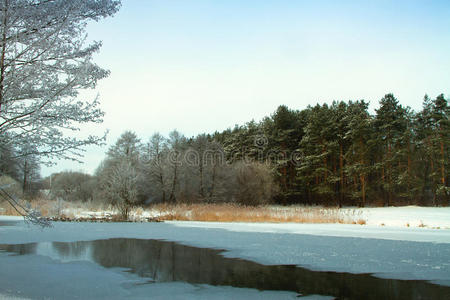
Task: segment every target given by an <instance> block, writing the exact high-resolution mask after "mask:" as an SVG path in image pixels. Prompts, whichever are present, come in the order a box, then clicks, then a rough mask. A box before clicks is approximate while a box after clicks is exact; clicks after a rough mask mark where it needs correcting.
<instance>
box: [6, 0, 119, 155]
mask: <svg viewBox="0 0 450 300" xmlns="http://www.w3.org/2000/svg"><path fill="white" fill-rule="evenodd" d="M119 6H120V1H116V0H52V1H49V0H0V12H1V15H0V135H4V134H8V135H9V136H10V138H11V139H10V140H11V141H12V142H13V143H14V145H21V144H23V143H24V142H25V141H26V142H28V143H30V144H32V145H33V146H34V147H33V149H34V151H35V153H32V154H38V155H40V156H41V157H42V156H44V157H58V158H69V159H77V157H79V155H80V154H81V153H80V150H82V147H83V146H85V145H89V144H97V143H100V142H101V141H102V140H103V137H102V136H100V137H99V136H88V137H86V138H74V137H70V136H66V135H65V134H64V133H66V132H70V131H77V130H78V128H79V125H80V124H83V123H90V122H93V123H100V122H102V117H103V112H102V111H101V110H100V109H99V108H98V101H97V99H94V100H93V101H83V100H79V99H77V95H78V92H79V91H80V90H82V89H86V88H93V87H95V85H96V84H97V81H98V80H99V79H102V78H104V77H106V76H107V75H108V71H106V70H104V69H102V68H100V67H99V66H97V65H95V64H94V63H93V62H92V55H93V54H94V53H95V52H97V51H98V50H99V49H100V46H101V43H100V42H93V43H92V44H90V45H85V39H86V34H85V28H86V24H87V22H89V21H98V20H100V19H102V18H105V17H108V16H111V15H113V14H114V13H116V12H117V10H118V9H119ZM28 154H30V153H22V155H25V156H26V155H28Z"/></svg>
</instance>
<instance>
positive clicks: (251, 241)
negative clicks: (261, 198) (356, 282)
mask: <svg viewBox="0 0 450 300" xmlns="http://www.w3.org/2000/svg"><path fill="white" fill-rule="evenodd" d="M408 209H409V208H403V209H402V210H401V211H405V210H408ZM374 211H375V212H376V209H374ZM399 211H400V210H399ZM392 215H393V216H400V213H398V214H395V213H393V214H392ZM421 217H423V216H421ZM435 219H437V218H435ZM14 220H21V219H20V218H17V217H0V224H2V225H3V226H0V244H23V243H30V242H52V241H61V242H72V241H88V240H98V239H108V238H118V237H126V238H139V239H162V240H169V241H176V242H179V243H181V244H185V245H190V246H196V247H203V248H216V249H225V250H227V251H226V252H224V255H225V256H226V257H236V258H243V259H247V260H251V261H255V262H258V263H262V264H269V265H279V264H294V265H299V266H302V267H306V268H308V269H311V270H318V271H337V272H350V273H374V274H375V276H378V277H380V278H393V279H418V280H428V281H432V282H434V283H438V284H441V285H446V286H450V230H448V229H432V228H430V227H413V225H410V227H406V226H401V225H400V224H399V227H395V226H388V225H389V224H390V223H388V222H387V221H386V223H387V224H385V226H380V225H370V223H369V225H362V226H361V225H350V224H267V223H206V222H203V223H202V222H165V223H54V227H53V228H50V229H39V228H35V227H29V226H27V225H25V224H23V222H22V221H19V222H18V223H14V224H13V223H11V222H12V221H14ZM405 220H407V219H406V218H405ZM412 220H413V219H408V221H409V222H412ZM425 220H428V219H426V218H423V222H424V223H425ZM429 221H431V219H429ZM443 221H447V220H443ZM5 224H7V225H13V226H4V225H5ZM430 224H431V223H430ZM393 225H395V224H393ZM446 226H447V225H443V224H442V223H439V224H438V223H436V227H440V228H445V227H446ZM0 265H1V266H2V267H1V268H0V294H2V295H8V297H11V296H14V297H22V298H33V299H34V298H36V299H44V298H46V297H50V298H56V299H59V298H65V299H71V298H73V299H75V298H92V297H95V296H97V297H101V298H105V299H106V298H108V299H121V298H124V297H127V298H130V299H143V298H146V296H145V295H152V299H229V298H230V297H234V298H236V299H252V298H254V299H295V298H296V294H295V293H292V292H271V291H264V292H261V291H257V290H252V289H241V288H231V287H215V286H208V285H190V284H187V283H180V282H177V283H157V284H151V285H141V284H139V282H140V280H141V281H142V279H140V278H138V277H137V276H135V275H131V274H127V273H124V272H121V271H117V270H111V269H105V268H103V267H100V266H98V265H95V264H93V263H89V262H70V263H60V262H57V261H54V260H52V259H50V258H48V257H43V256H39V255H27V256H10V255H7V254H6V253H1V254H0ZM62 275H64V276H62ZM67 281H69V282H76V284H70V285H68V284H67ZM168 291H170V293H169V294H168ZM312 298H313V299H315V298H318V296H313V297H312Z"/></svg>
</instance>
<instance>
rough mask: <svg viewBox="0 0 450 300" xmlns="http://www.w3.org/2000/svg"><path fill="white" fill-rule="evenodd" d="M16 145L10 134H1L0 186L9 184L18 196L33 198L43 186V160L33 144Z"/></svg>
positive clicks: (10, 188)
mask: <svg viewBox="0 0 450 300" xmlns="http://www.w3.org/2000/svg"><path fill="white" fill-rule="evenodd" d="M14 145H15V144H14V143H13V141H12V140H11V138H10V136H9V135H7V134H5V133H3V134H0V187H2V186H5V187H6V186H8V187H9V188H8V189H9V190H10V191H14V194H15V195H16V196H21V197H27V198H33V197H35V196H37V195H38V194H39V190H40V189H41V188H42V186H41V175H40V170H41V166H40V165H41V161H40V159H39V156H38V155H35V154H33V149H32V146H31V145H29V144H26V145H20V147H15V146H14ZM10 186H14V187H10ZM0 200H1V199H0Z"/></svg>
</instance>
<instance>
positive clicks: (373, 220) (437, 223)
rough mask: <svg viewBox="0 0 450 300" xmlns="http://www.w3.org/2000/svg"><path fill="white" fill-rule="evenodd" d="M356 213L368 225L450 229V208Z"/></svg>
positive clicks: (396, 208) (406, 208) (364, 209)
mask: <svg viewBox="0 0 450 300" xmlns="http://www.w3.org/2000/svg"><path fill="white" fill-rule="evenodd" d="M343 210H344V211H345V210H352V209H346V208H344V209H343ZM356 211H360V213H359V212H357V214H358V215H360V217H361V218H362V219H364V220H365V221H366V224H367V225H377V226H396V227H427V228H440V229H442V228H446V229H450V207H419V206H401V207H366V208H358V209H356Z"/></svg>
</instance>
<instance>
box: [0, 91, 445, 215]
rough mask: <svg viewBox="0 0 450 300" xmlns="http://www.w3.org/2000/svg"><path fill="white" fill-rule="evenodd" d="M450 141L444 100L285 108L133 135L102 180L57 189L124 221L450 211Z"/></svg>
mask: <svg viewBox="0 0 450 300" xmlns="http://www.w3.org/2000/svg"><path fill="white" fill-rule="evenodd" d="M449 143H450V130H449V106H448V101H447V99H445V98H444V96H443V95H442V94H441V95H439V96H437V97H436V98H435V99H431V98H429V97H428V96H425V98H424V101H423V108H422V110H421V111H419V112H414V111H412V110H411V109H410V108H408V107H404V106H402V105H401V104H399V102H398V101H397V99H396V98H395V97H394V96H393V95H392V94H387V95H386V96H385V97H383V98H382V99H381V100H380V102H379V107H378V109H376V110H375V114H374V115H371V114H370V113H369V112H368V103H367V102H365V101H363V100H360V101H349V102H343V101H340V102H333V103H332V104H331V105H327V104H323V105H319V104H317V105H316V106H308V107H307V108H306V109H303V110H292V109H289V108H288V107H286V106H280V107H278V109H277V110H276V111H275V112H274V113H273V114H272V115H271V116H269V117H266V118H264V119H263V120H261V121H260V122H255V121H251V122H248V123H246V124H245V125H242V126H238V125H236V126H235V127H234V128H232V129H231V128H230V129H227V130H225V131H223V132H215V133H213V134H199V135H197V136H195V137H190V138H188V137H185V136H183V135H182V134H181V133H179V132H178V131H176V130H175V131H173V132H171V133H170V134H169V136H168V137H164V136H162V135H161V134H159V133H155V134H153V135H152V136H151V137H150V138H149V139H148V140H147V141H141V140H140V139H139V138H138V137H137V136H136V134H135V133H133V132H131V131H126V132H124V133H123V134H122V135H121V136H120V138H119V139H118V140H117V141H116V143H115V144H114V145H113V146H111V147H110V148H109V150H108V151H107V153H106V157H105V159H104V160H103V161H102V163H101V164H100V166H99V167H98V168H97V170H96V172H95V174H94V176H91V175H87V174H82V173H79V172H61V173H58V174H54V175H52V176H53V179H52V182H53V183H52V186H51V191H52V195H54V196H55V197H59V198H62V199H64V200H68V201H70V200H83V201H87V200H95V201H108V202H109V203H111V204H113V205H115V206H116V207H118V208H119V209H120V210H121V211H122V213H123V214H124V216H126V215H127V214H128V212H129V209H130V207H132V206H133V205H135V204H146V203H147V204H148V203H173V204H174V203H217V202H232V203H238V204H242V205H260V204H267V203H278V204H284V205H289V204H321V205H338V206H342V205H355V206H365V205H377V206H381V205H406V204H416V205H448V204H449V201H450V188H449V183H448V182H449V171H448V170H449V157H450V155H449V154H450V153H449V151H450V150H449ZM3 145H7V143H3ZM11 153H14V151H13V149H9V150H8V148H5V147H3V148H2V152H1V154H0V155H2V160H1V164H0V168H1V171H2V172H3V173H6V174H9V175H10V176H11V177H13V178H16V179H17V180H21V178H26V177H27V175H25V169H24V166H25V162H24V161H21V160H20V159H19V160H13V159H11V158H10V157H13V156H14V155H12V154H11ZM15 157H20V155H16V156H15ZM27 157H28V156H27ZM13 161H14V162H13ZM27 164H28V165H32V164H31V162H29V163H27ZM24 181H26V180H23V179H22V182H24ZM46 184H47V187H48V178H47V179H46ZM44 186H45V185H44Z"/></svg>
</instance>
